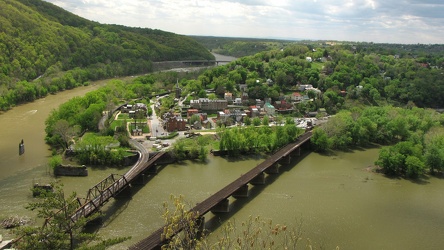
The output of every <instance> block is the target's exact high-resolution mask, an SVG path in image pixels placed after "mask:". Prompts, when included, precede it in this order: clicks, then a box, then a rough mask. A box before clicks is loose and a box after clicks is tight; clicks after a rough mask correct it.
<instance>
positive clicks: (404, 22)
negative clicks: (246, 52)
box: [46, 0, 444, 44]
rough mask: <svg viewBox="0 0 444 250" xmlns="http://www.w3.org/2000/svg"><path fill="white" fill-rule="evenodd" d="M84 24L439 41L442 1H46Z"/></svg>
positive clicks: (443, 39)
mask: <svg viewBox="0 0 444 250" xmlns="http://www.w3.org/2000/svg"><path fill="white" fill-rule="evenodd" d="M46 1H48V2H51V3H54V4H56V5H58V6H60V7H62V8H64V9H66V10H68V11H70V12H72V13H75V14H77V15H79V16H81V17H84V18H87V19H89V20H93V21H97V22H100V23H107V24H121V25H125V26H132V27H144V28H152V29H160V30H164V31H170V32H174V33H177V34H183V35H205V36H226V37H254V38H288V39H312V40H341V41H367V42H387V43H426V44H429V43H441V44H442V43H444V1H443V0H199V1H198V0H191V1H187V0H46Z"/></svg>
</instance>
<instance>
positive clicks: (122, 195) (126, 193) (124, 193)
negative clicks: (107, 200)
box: [114, 185, 132, 199]
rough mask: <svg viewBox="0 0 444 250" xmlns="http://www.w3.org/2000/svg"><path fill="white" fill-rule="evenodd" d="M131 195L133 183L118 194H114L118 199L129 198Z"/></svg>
mask: <svg viewBox="0 0 444 250" xmlns="http://www.w3.org/2000/svg"><path fill="white" fill-rule="evenodd" d="M131 196H132V191H131V185H128V186H126V187H125V188H123V189H122V191H120V192H119V193H118V194H116V195H115V196H114V198H116V199H119V198H129V197H131Z"/></svg>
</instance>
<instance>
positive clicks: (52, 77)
mask: <svg viewBox="0 0 444 250" xmlns="http://www.w3.org/2000/svg"><path fill="white" fill-rule="evenodd" d="M0 27H1V31H2V32H0V110H3V111H4V110H7V109H9V108H11V107H12V106H15V105H17V104H20V103H24V102H31V101H33V100H35V99H38V98H41V97H44V96H46V95H48V94H52V93H56V92H58V91H61V90H65V89H71V88H74V87H77V86H80V85H85V84H88V83H89V81H94V80H98V79H105V78H114V77H117V76H129V75H134V74H142V73H148V72H151V70H152V62H156V61H168V60H181V59H187V60H190V59H213V58H214V56H213V55H212V54H211V53H209V52H208V50H207V49H205V48H204V47H203V46H202V45H200V44H199V43H197V42H196V41H195V40H194V39H192V38H189V37H186V36H181V35H176V34H173V33H169V32H164V31H161V30H153V29H143V28H130V27H124V26H119V25H104V24H99V23H97V22H92V21H89V20H86V19H83V18H81V17H79V16H76V15H74V14H72V13H69V12H67V11H65V10H63V9H61V8H59V7H57V6H55V5H53V4H51V3H48V2H45V1H41V0H5V1H1V2H0Z"/></svg>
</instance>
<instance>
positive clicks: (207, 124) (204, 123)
mask: <svg viewBox="0 0 444 250" xmlns="http://www.w3.org/2000/svg"><path fill="white" fill-rule="evenodd" d="M201 125H202V128H206V129H211V122H210V120H204V121H202V122H201Z"/></svg>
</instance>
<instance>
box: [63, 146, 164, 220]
mask: <svg viewBox="0 0 444 250" xmlns="http://www.w3.org/2000/svg"><path fill="white" fill-rule="evenodd" d="M130 143H131V144H132V145H133V146H134V147H136V148H137V149H138V151H139V159H138V161H137V162H136V164H134V166H133V167H132V168H131V169H130V170H129V171H128V172H126V173H125V174H124V175H122V176H119V175H115V174H111V175H109V176H108V177H107V178H105V179H103V180H102V181H101V182H99V183H98V184H96V185H95V186H94V187H92V188H90V189H89V191H88V193H87V195H86V199H85V201H84V202H83V203H82V202H81V201H80V199H78V202H79V204H80V207H79V208H78V209H77V210H76V211H75V212H74V213H73V214H72V215H71V220H72V221H73V222H75V221H77V220H79V219H80V218H82V217H85V218H86V217H88V216H90V215H91V214H93V213H95V212H97V211H98V210H99V209H100V208H101V207H102V206H103V205H104V204H105V203H106V202H108V201H109V200H110V199H111V198H113V197H118V196H119V195H125V196H127V195H128V192H130V188H129V187H130V185H131V184H132V183H134V184H136V183H139V182H144V178H145V176H146V175H149V174H155V173H157V165H156V161H157V160H158V159H160V158H161V157H162V156H163V155H164V154H165V152H159V153H157V154H155V155H154V156H152V157H149V153H148V150H147V149H146V148H144V147H143V146H142V145H141V144H140V143H138V142H137V141H134V140H131V141H130Z"/></svg>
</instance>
